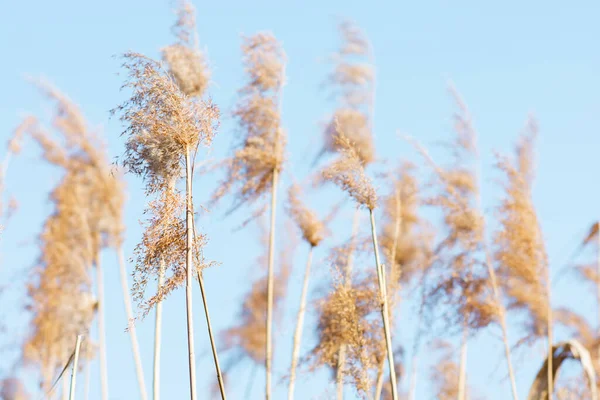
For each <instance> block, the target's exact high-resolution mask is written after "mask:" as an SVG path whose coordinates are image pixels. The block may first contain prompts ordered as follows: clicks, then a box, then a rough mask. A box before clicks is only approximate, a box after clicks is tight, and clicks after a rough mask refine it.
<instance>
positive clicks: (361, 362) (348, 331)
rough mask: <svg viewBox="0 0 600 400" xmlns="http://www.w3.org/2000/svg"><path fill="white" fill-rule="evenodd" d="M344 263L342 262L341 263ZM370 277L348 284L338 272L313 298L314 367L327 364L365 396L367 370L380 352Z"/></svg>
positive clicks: (379, 330) (376, 293)
mask: <svg viewBox="0 0 600 400" xmlns="http://www.w3.org/2000/svg"><path fill="white" fill-rule="evenodd" d="M342 265H344V264H342ZM373 281H374V280H373V279H367V280H360V281H357V282H354V283H350V284H348V282H347V281H346V279H345V277H344V276H343V275H342V274H341V272H340V273H338V274H336V276H335V277H334V286H333V290H332V291H331V292H330V293H329V294H327V295H326V296H325V297H324V298H323V299H321V300H319V301H318V302H317V312H318V315H319V319H318V325H317V335H318V342H317V345H316V346H315V347H314V348H313V349H312V351H311V355H310V357H311V361H312V365H313V366H314V367H320V366H327V367H329V368H330V369H331V370H333V371H334V372H336V374H337V369H338V368H343V369H344V371H343V373H342V376H345V377H348V378H350V380H351V383H352V385H353V386H354V387H355V388H356V390H357V392H358V394H359V395H360V396H361V397H363V398H367V397H369V391H370V390H371V388H372V384H371V377H370V376H369V371H371V370H372V369H373V368H374V367H375V366H376V365H377V361H378V357H377V355H378V354H379V355H383V354H385V353H382V352H381V342H382V340H383V337H382V336H383V335H382V333H383V332H382V331H383V329H382V321H381V319H380V318H372V317H373V314H374V313H376V312H377V311H378V309H379V308H380V302H379V299H378V297H379V290H378V289H377V287H376V286H375V285H374V282H373ZM341 346H344V347H345V349H346V350H345V352H344V353H343V354H344V357H345V358H344V363H343V365H340V362H339V356H340V347H341Z"/></svg>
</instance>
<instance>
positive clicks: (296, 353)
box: [288, 246, 314, 400]
mask: <svg viewBox="0 0 600 400" xmlns="http://www.w3.org/2000/svg"><path fill="white" fill-rule="evenodd" d="M313 250H314V246H311V247H310V249H309V251H308V258H307V261H306V268H305V270H304V279H303V280H302V294H301V295H300V308H299V309H298V316H297V317H296V330H295V331H294V342H293V344H292V365H291V366H290V384H289V388H288V400H293V399H294V386H295V384H296V366H297V365H298V358H299V357H300V343H301V340H302V328H303V327H304V313H305V311H306V297H307V293H308V281H309V277H310V267H311V263H312V255H313Z"/></svg>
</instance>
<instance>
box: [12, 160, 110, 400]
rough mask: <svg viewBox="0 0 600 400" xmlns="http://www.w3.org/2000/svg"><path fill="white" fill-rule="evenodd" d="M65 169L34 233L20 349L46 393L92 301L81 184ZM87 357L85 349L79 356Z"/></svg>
mask: <svg viewBox="0 0 600 400" xmlns="http://www.w3.org/2000/svg"><path fill="white" fill-rule="evenodd" d="M81 180H82V176H81V175H80V174H78V173H77V172H76V171H75V170H71V171H68V173H67V175H66V176H65V177H64V178H63V180H62V182H61V183H60V184H59V185H58V186H57V187H56V188H55V189H54V190H53V192H52V195H51V199H52V200H53V202H54V203H55V211H54V213H53V214H52V215H51V216H50V217H49V218H48V219H47V220H46V222H45V224H44V228H43V231H42V233H41V235H40V246H41V250H42V254H41V256H40V259H39V261H38V266H36V267H35V268H34V270H33V271H32V272H33V273H32V278H31V281H30V283H29V284H28V296H29V299H30V300H29V305H28V308H29V310H30V311H31V313H32V315H33V319H32V322H31V327H32V331H31V334H30V335H29V337H28V338H27V339H26V341H25V344H24V350H23V357H24V360H25V364H26V365H27V364H31V363H33V364H34V365H36V366H38V367H39V368H40V371H41V389H42V390H43V392H44V393H45V395H47V394H48V392H49V390H50V388H51V385H52V383H53V382H54V379H55V376H56V374H58V372H60V371H61V370H62V368H63V366H64V364H65V363H66V362H67V360H68V359H69V356H70V354H71V353H72V351H73V338H74V337H76V336H77V335H78V334H80V333H81V332H85V331H88V330H89V329H90V327H91V323H92V320H93V318H94V315H95V313H96V311H97V307H98V305H99V304H98V302H97V301H96V300H95V299H94V296H93V294H92V277H91V268H92V266H93V264H94V243H93V242H94V241H93V237H92V235H91V233H92V232H91V231H90V229H89V226H88V224H87V220H88V217H89V216H88V208H87V204H86V201H87V200H89V197H88V196H87V193H86V192H87V188H86V187H85V186H84V185H82V184H81V183H82V182H81ZM89 357H92V352H91V349H88V352H87V356H86V357H85V358H89Z"/></svg>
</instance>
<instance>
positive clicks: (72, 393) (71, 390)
mask: <svg viewBox="0 0 600 400" xmlns="http://www.w3.org/2000/svg"><path fill="white" fill-rule="evenodd" d="M82 339H83V335H77V341H76V342H75V358H74V359H73V370H72V372H71V385H70V387H69V400H75V383H76V381H77V367H78V365H79V349H80V348H81V340H82Z"/></svg>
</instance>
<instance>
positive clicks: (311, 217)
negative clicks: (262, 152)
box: [288, 185, 325, 400]
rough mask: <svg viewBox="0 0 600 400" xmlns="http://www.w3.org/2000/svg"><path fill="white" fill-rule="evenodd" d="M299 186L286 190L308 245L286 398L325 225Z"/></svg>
mask: <svg viewBox="0 0 600 400" xmlns="http://www.w3.org/2000/svg"><path fill="white" fill-rule="evenodd" d="M299 197H300V187H299V186H297V185H292V186H291V187H290V189H289V191H288V212H289V214H290V215H291V217H292V219H293V220H294V222H295V223H296V225H297V226H298V228H299V229H300V231H301V233H302V238H303V239H304V240H305V241H306V243H308V245H309V246H310V249H309V252H308V259H307V261H306V268H305V271H304V279H303V283H302V293H301V295H300V307H299V308H298V316H297V318H296V330H295V332H294V339H293V345H292V362H291V367H290V383H289V389H288V400H292V399H293V398H294V385H295V383H296V366H297V364H298V358H299V356H300V343H301V340H302V328H303V326H304V313H305V310H306V297H307V294H308V282H309V278H310V268H311V263H312V255H313V250H314V249H315V247H317V246H318V245H319V243H321V241H322V240H323V238H324V236H325V225H324V224H323V222H321V221H320V220H319V219H317V216H316V214H315V213H314V212H313V211H312V210H309V209H308V208H307V207H306V206H305V205H304V204H303V203H302V202H301V200H300V198H299Z"/></svg>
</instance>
